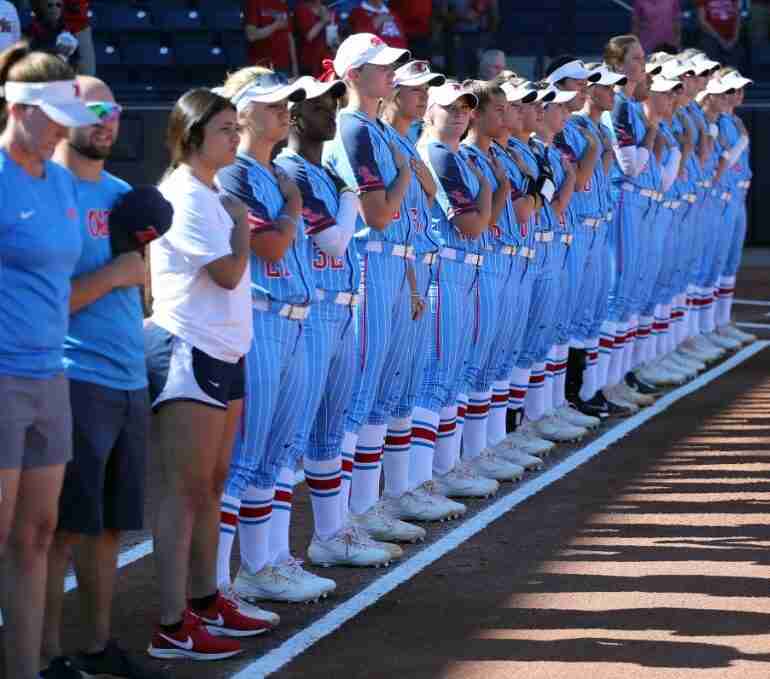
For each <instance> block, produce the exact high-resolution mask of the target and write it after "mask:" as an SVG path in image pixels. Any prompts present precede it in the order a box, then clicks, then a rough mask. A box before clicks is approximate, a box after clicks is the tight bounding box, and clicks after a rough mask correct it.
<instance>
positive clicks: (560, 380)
mask: <svg viewBox="0 0 770 679" xmlns="http://www.w3.org/2000/svg"><path fill="white" fill-rule="evenodd" d="M567 356H569V344H559V345H558V346H557V347H556V372H554V375H553V409H554V410H558V409H559V408H561V407H562V406H563V405H564V404H565V403H567V393H566V388H567Z"/></svg>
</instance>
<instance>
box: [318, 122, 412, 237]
mask: <svg viewBox="0 0 770 679" xmlns="http://www.w3.org/2000/svg"><path fill="white" fill-rule="evenodd" d="M323 164H324V165H325V166H326V167H328V168H329V169H330V170H331V171H332V172H333V173H334V174H336V175H337V176H338V177H341V178H342V180H343V181H344V182H345V183H346V184H347V185H348V186H350V187H351V188H353V189H355V190H356V191H358V193H359V194H360V195H363V194H365V193H368V192H370V191H387V190H388V188H389V187H390V186H391V184H393V182H394V181H395V179H396V177H397V176H398V169H397V168H396V163H395V162H394V160H393V153H392V151H391V149H390V141H389V137H388V136H387V134H386V132H385V126H384V124H383V123H382V122H380V121H379V120H372V119H371V118H370V117H369V116H367V115H366V114H365V113H362V112H361V111H354V110H352V109H343V110H342V111H340V112H339V114H338V116H337V134H336V136H335V137H334V139H333V140H332V141H328V142H326V143H325V144H324V150H323ZM408 207H409V206H408V205H407V204H406V203H405V202H402V204H401V207H400V208H399V209H398V210H397V211H396V213H395V214H394V215H393V221H391V223H390V224H388V226H387V228H386V229H384V230H383V231H378V230H377V229H371V228H369V227H365V228H364V229H363V230H362V231H360V232H359V233H357V234H356V238H357V239H363V240H375V241H387V242H389V243H398V244H402V245H407V244H408V245H411V243H412V238H413V233H412V225H411V220H410V219H409V211H408Z"/></svg>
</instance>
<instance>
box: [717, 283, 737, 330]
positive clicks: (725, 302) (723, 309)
mask: <svg viewBox="0 0 770 679" xmlns="http://www.w3.org/2000/svg"><path fill="white" fill-rule="evenodd" d="M734 298H735V276H722V277H721V278H720V279H719V297H718V298H717V314H716V316H717V319H716V321H717V326H718V327H720V328H721V327H723V326H725V325H728V324H729V323H730V315H731V313H732V310H733V299H734Z"/></svg>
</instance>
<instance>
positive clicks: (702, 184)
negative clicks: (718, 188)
mask: <svg viewBox="0 0 770 679" xmlns="http://www.w3.org/2000/svg"><path fill="white" fill-rule="evenodd" d="M696 184H697V185H698V186H700V187H701V188H703V189H710V188H711V180H710V179H704V180H703V181H702V182H696Z"/></svg>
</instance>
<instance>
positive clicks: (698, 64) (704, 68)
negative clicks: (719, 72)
mask: <svg viewBox="0 0 770 679" xmlns="http://www.w3.org/2000/svg"><path fill="white" fill-rule="evenodd" d="M721 65H722V64H720V63H719V62H718V61H713V60H711V59H706V58H701V59H692V60H691V61H690V67H691V68H692V70H693V71H695V74H696V75H705V74H706V73H708V72H709V71H713V70H714V69H717V68H720V67H721Z"/></svg>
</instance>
